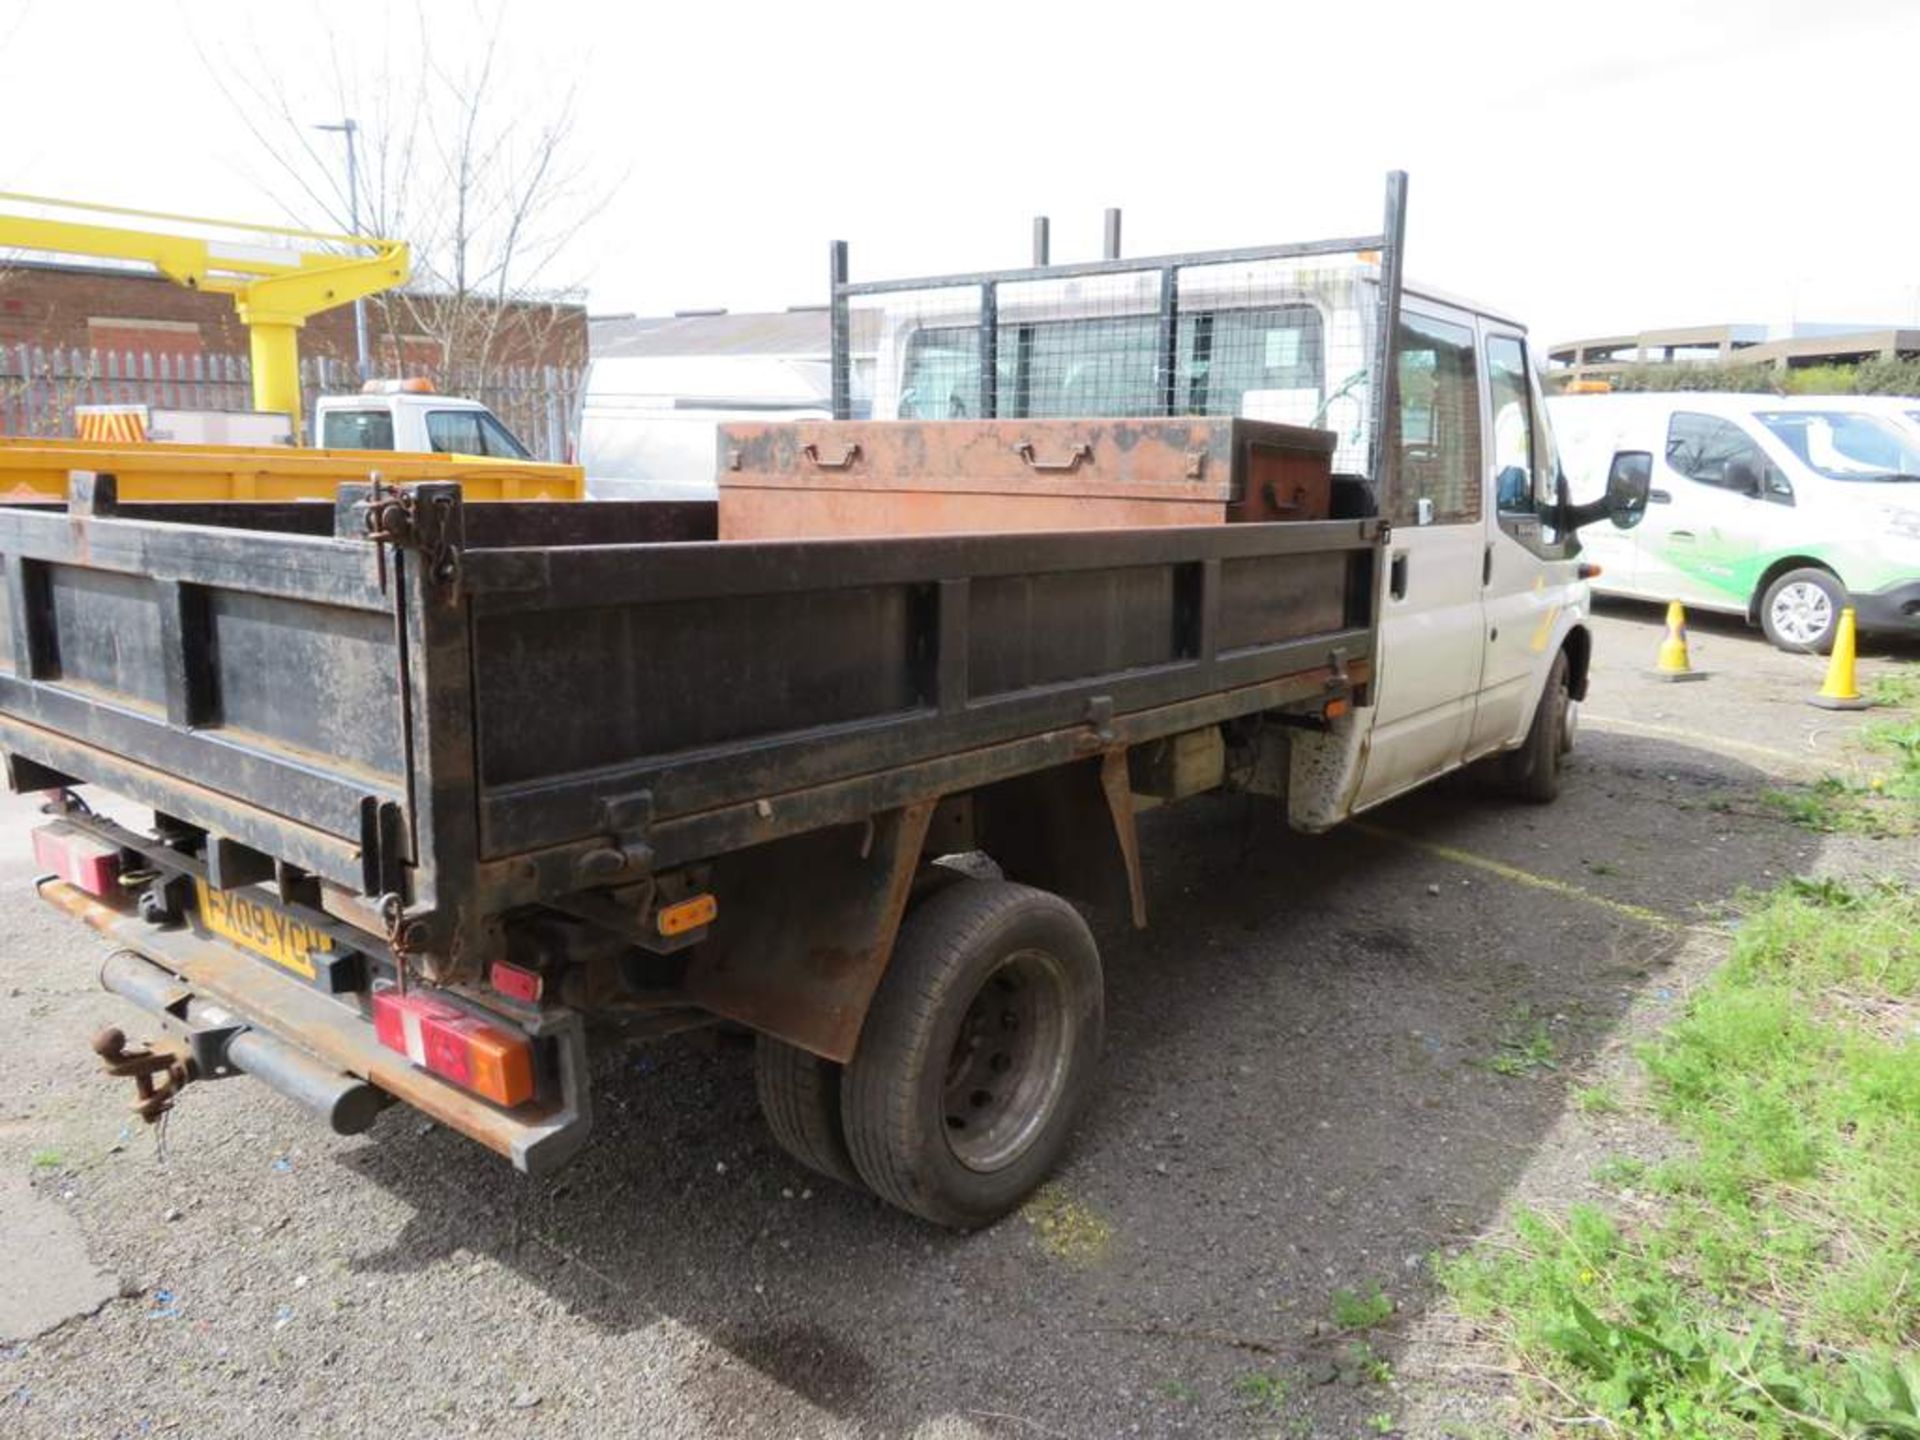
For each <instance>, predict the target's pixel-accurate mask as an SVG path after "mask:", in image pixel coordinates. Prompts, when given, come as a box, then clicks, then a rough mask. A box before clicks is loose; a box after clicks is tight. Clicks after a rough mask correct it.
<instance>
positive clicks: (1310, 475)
mask: <svg viewBox="0 0 1920 1440" xmlns="http://www.w3.org/2000/svg"><path fill="white" fill-rule="evenodd" d="M1333 447H1334V437H1333V436H1332V435H1331V434H1329V433H1328V432H1326V431H1324V430H1308V429H1303V428H1301V427H1299V426H1295V425H1278V424H1273V423H1271V422H1268V421H1260V420H1240V419H1151V420H932V421H916V420H872V421H828V420H801V421H784V422H775V423H768V422H752V423H740V424H732V425H723V426H721V427H720V438H719V488H720V538H721V539H722V540H772V539H804V538H812V537H828V536H860V535H929V534H954V533H984V532H992V531H1019V530H1089V529H1116V528H1129V527H1135V526H1148V525H1218V524H1222V523H1226V522H1246V521H1255V522H1257V521H1275V520H1320V519H1325V518H1326V516H1327V514H1328V507H1329V503H1330V498H1331V484H1332V456H1333Z"/></svg>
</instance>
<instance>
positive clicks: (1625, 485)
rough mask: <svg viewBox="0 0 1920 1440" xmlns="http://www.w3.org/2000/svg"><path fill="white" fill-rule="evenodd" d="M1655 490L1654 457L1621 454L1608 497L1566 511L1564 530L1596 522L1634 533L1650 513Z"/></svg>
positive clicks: (1610, 477)
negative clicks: (1649, 504)
mask: <svg viewBox="0 0 1920 1440" xmlns="http://www.w3.org/2000/svg"><path fill="white" fill-rule="evenodd" d="M1652 489H1653V455H1652V453H1651V452H1650V451H1646V450H1618V451H1615V452H1614V456H1613V463H1612V464H1611V465H1609V466H1608V467H1607V493H1606V494H1605V495H1603V496H1601V497H1600V498H1599V499H1598V500H1590V501H1588V502H1587V503H1586V504H1585V505H1569V506H1567V507H1566V510H1565V514H1566V522H1565V524H1564V525H1563V526H1562V527H1561V528H1562V529H1566V530H1578V529H1579V528H1580V527H1581V526H1582V525H1591V524H1593V522H1594V521H1596V520H1611V521H1612V522H1613V523H1614V524H1615V525H1617V526H1618V527H1619V528H1620V529H1622V530H1631V529H1632V528H1633V527H1634V526H1636V525H1638V524H1639V523H1640V521H1641V519H1642V517H1644V516H1645V515H1646V513H1647V495H1648V493H1649V492H1650V491H1651V490H1652Z"/></svg>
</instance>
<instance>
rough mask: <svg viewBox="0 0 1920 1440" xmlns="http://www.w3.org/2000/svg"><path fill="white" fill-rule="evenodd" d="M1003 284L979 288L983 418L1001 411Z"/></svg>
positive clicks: (986, 285)
mask: <svg viewBox="0 0 1920 1440" xmlns="http://www.w3.org/2000/svg"><path fill="white" fill-rule="evenodd" d="M999 389H1000V287H999V286H998V285H996V284H994V283H993V282H992V281H988V282H987V283H986V284H985V285H982V286H981V287H980V418H981V419H983V420H991V419H993V417H994V416H996V415H998V414H999V413H1000V405H999Z"/></svg>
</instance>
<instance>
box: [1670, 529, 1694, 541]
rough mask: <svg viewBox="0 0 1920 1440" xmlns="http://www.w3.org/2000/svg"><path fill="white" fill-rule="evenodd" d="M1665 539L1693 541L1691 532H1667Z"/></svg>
mask: <svg viewBox="0 0 1920 1440" xmlns="http://www.w3.org/2000/svg"><path fill="white" fill-rule="evenodd" d="M1667 538H1668V539H1669V540H1691V539H1693V532H1692V531H1691V530H1669V531H1668V532H1667Z"/></svg>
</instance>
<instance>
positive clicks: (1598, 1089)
mask: <svg viewBox="0 0 1920 1440" xmlns="http://www.w3.org/2000/svg"><path fill="white" fill-rule="evenodd" d="M1573 1103H1574V1104H1575V1105H1576V1106H1577V1107H1579V1109H1580V1111H1581V1112H1582V1113H1583V1114H1587V1115H1618V1114H1619V1113H1620V1112H1621V1111H1623V1110H1625V1109H1626V1108H1627V1104H1626V1102H1625V1101H1624V1100H1622V1099H1621V1098H1620V1092H1619V1091H1617V1090H1615V1089H1614V1088H1613V1086H1612V1085H1610V1084H1608V1083H1607V1082H1606V1081H1604V1080H1602V1081H1600V1082H1599V1083H1598V1084H1594V1085H1583V1086H1581V1087H1580V1088H1579V1089H1578V1090H1576V1091H1574V1092H1573Z"/></svg>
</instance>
